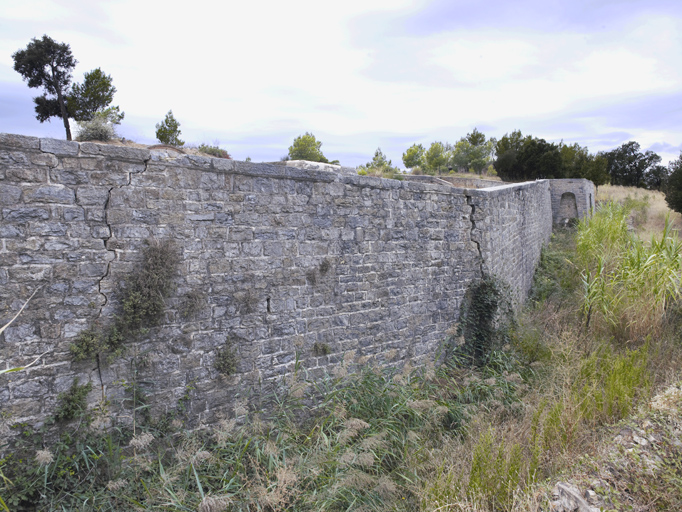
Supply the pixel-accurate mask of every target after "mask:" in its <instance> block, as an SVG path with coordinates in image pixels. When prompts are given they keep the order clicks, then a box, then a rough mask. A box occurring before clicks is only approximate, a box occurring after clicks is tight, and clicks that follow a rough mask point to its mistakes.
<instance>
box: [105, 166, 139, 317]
mask: <svg viewBox="0 0 682 512" xmlns="http://www.w3.org/2000/svg"><path fill="white" fill-rule="evenodd" d="M150 159H151V157H150V158H148V159H146V160H144V169H142V171H141V172H139V173H138V174H143V173H144V172H145V171H146V170H147V165H148V163H149V160H150ZM132 181H133V172H132V171H129V172H128V183H126V184H125V185H120V186H118V187H117V186H113V187H111V188H109V190H108V191H107V199H106V201H104V222H105V224H106V225H107V229H108V230H109V235H108V236H107V237H105V238H102V240H104V250H105V251H107V252H109V253H112V255H113V258H111V259H110V260H109V261H108V262H107V268H106V271H105V272H104V275H103V276H102V277H100V278H99V280H98V281H97V291H98V292H99V294H100V295H101V296H102V297H104V303H103V304H102V305H101V306H100V308H99V312H98V313H97V319H98V320H99V319H100V318H101V317H102V311H103V310H104V307H105V306H106V305H107V304H109V297H108V296H107V294H106V293H104V292H103V291H102V281H104V280H105V279H106V278H107V277H109V275H110V274H111V263H112V262H113V261H115V260H116V250H115V249H110V248H109V247H108V242H109V240H111V237H112V236H113V232H112V229H111V224H110V223H109V215H108V213H109V202H110V201H111V191H112V190H114V189H121V188H123V187H129V186H130V184H131V183H132Z"/></svg>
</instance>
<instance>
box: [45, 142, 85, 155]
mask: <svg viewBox="0 0 682 512" xmlns="http://www.w3.org/2000/svg"><path fill="white" fill-rule="evenodd" d="M78 147H79V146H78V142H73V141H68V140H58V139H40V150H41V151H43V152H45V153H52V154H53V155H57V156H76V155H78Z"/></svg>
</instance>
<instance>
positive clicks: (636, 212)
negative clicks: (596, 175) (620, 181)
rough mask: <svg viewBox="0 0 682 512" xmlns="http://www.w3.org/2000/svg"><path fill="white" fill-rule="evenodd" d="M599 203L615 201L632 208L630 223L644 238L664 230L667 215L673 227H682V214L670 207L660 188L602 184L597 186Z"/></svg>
mask: <svg viewBox="0 0 682 512" xmlns="http://www.w3.org/2000/svg"><path fill="white" fill-rule="evenodd" d="M596 200H597V203H606V202H609V201H611V202H614V203H619V204H622V205H624V206H626V207H629V208H630V209H631V213H630V223H631V225H632V227H633V228H634V229H635V230H636V232H637V234H638V235H639V237H640V238H641V239H642V240H645V241H648V240H650V239H651V237H652V235H655V234H657V233H660V232H661V231H663V228H664V226H665V219H666V216H668V215H669V216H670V225H671V227H672V228H673V229H676V230H678V231H679V230H681V229H682V215H680V214H679V213H677V212H674V211H672V210H671V209H670V208H668V205H667V204H666V202H665V194H664V193H663V192H660V191H658V190H646V189H643V188H636V187H623V186H621V185H602V186H600V187H598V188H597V197H596Z"/></svg>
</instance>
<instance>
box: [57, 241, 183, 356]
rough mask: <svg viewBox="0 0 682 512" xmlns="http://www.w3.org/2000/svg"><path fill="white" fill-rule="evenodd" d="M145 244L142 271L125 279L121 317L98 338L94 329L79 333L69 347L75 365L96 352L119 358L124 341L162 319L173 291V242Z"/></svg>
mask: <svg viewBox="0 0 682 512" xmlns="http://www.w3.org/2000/svg"><path fill="white" fill-rule="evenodd" d="M145 244H146V246H145V248H144V249H143V250H142V265H141V268H140V269H139V270H137V271H136V272H134V273H133V274H132V275H130V276H129V277H128V278H127V279H126V286H125V288H124V291H123V297H122V300H121V305H122V314H121V315H120V316H117V317H116V320H115V321H114V323H113V325H111V326H110V327H109V328H108V329H105V330H103V332H102V333H101V334H98V332H97V330H96V329H95V328H91V329H88V330H85V331H83V332H81V334H80V335H79V336H78V337H77V338H76V340H75V342H74V343H73V344H72V345H71V346H70V347H69V349H70V350H71V353H72V354H73V355H74V358H75V359H76V361H81V360H84V359H88V358H89V357H92V356H94V355H95V354H97V353H99V352H111V357H114V356H118V355H121V354H123V352H124V350H125V347H124V342H125V341H126V339H129V338H131V337H134V336H137V335H138V334H140V333H141V332H143V331H144V329H146V328H147V327H151V326H154V325H157V324H158V322H159V320H160V319H161V317H162V315H163V311H164V309H165V301H164V298H165V297H166V296H168V294H169V293H170V292H171V290H172V288H173V277H175V274H176V272H177V266H178V263H179V261H180V258H179V255H178V252H177V250H176V248H175V245H174V243H173V241H172V240H161V241H159V240H154V239H150V240H146V241H145Z"/></svg>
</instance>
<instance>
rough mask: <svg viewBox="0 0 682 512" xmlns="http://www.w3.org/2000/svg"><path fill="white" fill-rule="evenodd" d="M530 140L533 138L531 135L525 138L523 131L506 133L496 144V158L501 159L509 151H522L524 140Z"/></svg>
mask: <svg viewBox="0 0 682 512" xmlns="http://www.w3.org/2000/svg"><path fill="white" fill-rule="evenodd" d="M528 138H531V137H530V135H529V136H527V137H525V138H524V136H523V134H522V133H521V130H514V131H513V132H511V133H505V134H504V136H503V137H502V138H501V139H500V140H498V141H496V143H495V156H497V158H499V157H500V156H502V155H503V154H504V153H506V152H507V151H516V152H518V151H521V148H522V147H523V142H524V140H525V139H528Z"/></svg>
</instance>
